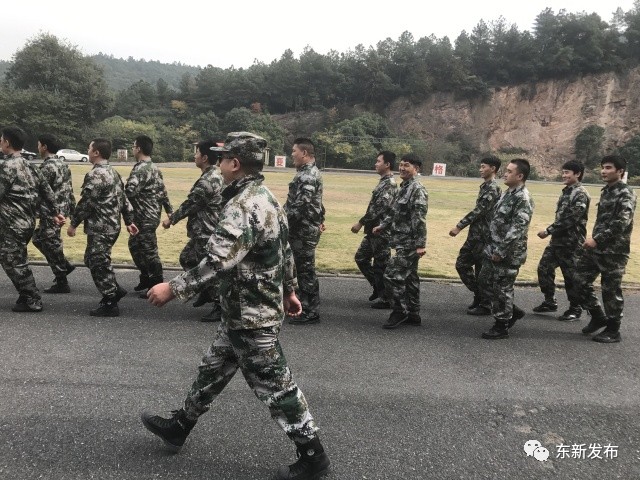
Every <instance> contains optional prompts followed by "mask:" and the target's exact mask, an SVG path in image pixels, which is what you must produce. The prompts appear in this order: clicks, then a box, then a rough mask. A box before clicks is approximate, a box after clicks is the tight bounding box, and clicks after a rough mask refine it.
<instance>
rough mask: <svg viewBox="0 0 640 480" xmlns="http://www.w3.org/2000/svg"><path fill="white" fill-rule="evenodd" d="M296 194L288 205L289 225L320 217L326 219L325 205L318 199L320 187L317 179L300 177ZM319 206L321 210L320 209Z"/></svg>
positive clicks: (322, 219)
mask: <svg viewBox="0 0 640 480" xmlns="http://www.w3.org/2000/svg"><path fill="white" fill-rule="evenodd" d="M299 182H300V183H299V185H298V186H297V187H298V188H297V189H296V192H295V196H294V197H293V198H291V199H290V200H291V201H290V202H289V204H288V205H287V217H288V219H289V226H290V227H291V226H294V225H297V224H299V223H300V222H302V221H303V220H308V219H313V218H319V219H321V221H324V206H323V205H322V202H319V201H317V200H318V199H317V197H318V187H317V185H316V182H315V180H311V181H310V180H305V179H304V177H300V179H299ZM318 208H319V211H318Z"/></svg>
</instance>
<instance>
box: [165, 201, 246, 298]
mask: <svg viewBox="0 0 640 480" xmlns="http://www.w3.org/2000/svg"><path fill="white" fill-rule="evenodd" d="M249 213H250V212H248V211H247V210H246V209H245V208H243V207H242V205H239V204H234V205H228V206H226V207H225V209H224V210H223V212H222V215H221V218H220V221H219V222H218V225H217V227H216V229H215V231H214V232H213V234H212V235H211V238H209V242H208V243H207V256H206V257H205V258H204V259H203V260H202V261H201V262H200V263H199V264H198V265H197V266H196V267H194V268H192V269H191V270H188V271H186V272H184V273H182V274H181V275H178V276H177V277H175V278H173V279H172V280H171V281H170V282H169V286H170V287H171V291H172V292H173V294H174V295H175V296H176V297H178V298H180V299H182V300H188V299H189V298H191V297H193V296H194V295H195V294H196V293H198V292H199V291H200V290H201V289H202V288H203V287H204V286H205V285H206V284H208V283H209V282H211V280H213V278H214V277H215V276H216V275H217V274H218V272H220V271H222V270H229V269H231V268H233V267H235V266H236V265H237V264H238V263H240V262H241V261H242V259H243V258H244V257H245V256H246V255H247V253H249V251H250V250H251V249H252V248H253V246H254V245H255V243H256V240H257V236H256V230H255V229H254V228H252V227H251V224H252V222H253V219H251V218H249V216H250V215H249Z"/></svg>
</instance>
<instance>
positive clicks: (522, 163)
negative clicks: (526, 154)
mask: <svg viewBox="0 0 640 480" xmlns="http://www.w3.org/2000/svg"><path fill="white" fill-rule="evenodd" d="M509 163H513V164H514V165H515V166H516V168H517V169H518V173H520V174H522V181H523V182H526V181H527V178H529V172H530V171H531V165H530V164H529V161H528V160H525V159H524V158H514V159H513V160H510V161H509Z"/></svg>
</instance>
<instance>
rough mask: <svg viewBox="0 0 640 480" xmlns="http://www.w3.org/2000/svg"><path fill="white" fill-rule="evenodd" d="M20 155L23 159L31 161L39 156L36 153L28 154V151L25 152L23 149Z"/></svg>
mask: <svg viewBox="0 0 640 480" xmlns="http://www.w3.org/2000/svg"><path fill="white" fill-rule="evenodd" d="M20 153H21V154H22V156H23V158H26V159H27V160H33V159H34V158H40V155H38V154H37V153H33V152H29V151H28V150H25V149H24V148H23V149H22V151H21V152H20Z"/></svg>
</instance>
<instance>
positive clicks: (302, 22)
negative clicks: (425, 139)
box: [0, 0, 633, 68]
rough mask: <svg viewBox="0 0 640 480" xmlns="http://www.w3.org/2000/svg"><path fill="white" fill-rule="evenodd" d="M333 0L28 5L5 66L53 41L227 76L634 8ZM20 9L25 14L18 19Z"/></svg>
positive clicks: (568, 1) (576, 0) (0, 44)
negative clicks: (258, 66)
mask: <svg viewBox="0 0 640 480" xmlns="http://www.w3.org/2000/svg"><path fill="white" fill-rule="evenodd" d="M432 3H435V2H428V1H424V0H423V1H420V0H412V1H406V0H395V1H388V2H379V1H377V0H371V1H369V2H362V1H347V0H342V1H337V0H324V1H322V2H314V3H313V4H305V3H304V2H300V1H295V2H294V1H290V0H285V1H277V0H276V1H272V2H268V1H264V0H262V1H255V0H243V1H241V2H240V3H237V4H236V3H233V2H224V3H222V2H208V3H206V2H201V1H192V0H182V1H177V2H149V1H141V0H138V1H135V0H129V1H123V0H110V1H107V2H92V1H86V2H82V3H80V2H78V1H77V0H73V1H70V0H56V1H51V0H47V1H42V0H38V1H35V0H22V1H20V2H17V3H15V5H16V8H15V12H5V13H7V14H10V15H11V16H13V15H14V13H19V14H17V15H15V17H16V18H17V21H14V22H13V23H10V24H6V25H5V26H4V27H3V28H0V60H11V58H12V56H13V55H14V54H15V52H16V51H17V50H20V49H21V48H22V47H23V46H24V45H25V43H26V42H27V41H28V40H29V39H32V38H34V37H35V36H36V35H38V34H39V33H50V34H53V35H55V36H56V37H58V38H59V39H60V40H64V41H65V42H67V43H69V44H71V45H74V46H76V47H78V48H79V49H80V51H81V52H83V53H84V54H86V55H93V54H97V53H104V54H107V55H113V56H114V57H122V58H128V57H133V58H135V59H145V60H158V61H160V62H163V63H173V62H180V63H183V64H186V65H193V66H202V67H204V66H207V65H213V66H216V67H221V68H228V67H230V66H232V65H233V66H235V67H236V68H240V67H243V68H244V67H248V66H250V65H252V64H253V63H254V61H256V60H257V61H260V62H264V63H270V62H271V61H272V60H275V59H278V58H280V56H281V55H282V53H283V52H284V51H285V50H286V49H291V50H292V51H293V53H294V54H295V55H296V56H299V55H300V53H302V51H303V49H304V48H305V47H307V46H308V47H311V48H313V49H314V50H315V51H316V52H318V53H321V54H326V53H327V52H328V51H330V50H336V51H338V52H346V51H347V50H349V49H353V48H354V47H355V46H357V45H358V44H362V45H364V46H365V47H368V46H370V45H373V46H375V45H376V43H377V42H379V41H381V40H384V39H386V38H392V39H394V40H397V39H398V37H399V36H400V35H401V34H402V33H403V32H404V31H409V32H411V33H412V34H413V36H414V38H415V39H416V40H417V39H418V38H420V37H426V36H429V35H431V34H434V35H435V36H436V37H438V38H441V37H444V36H445V35H446V36H448V37H449V38H450V40H451V42H452V43H453V42H454V40H455V38H456V37H457V36H458V34H459V33H460V32H461V31H462V30H466V31H467V32H469V33H470V32H471V30H473V27H474V26H475V25H476V24H477V23H478V22H479V21H480V20H481V19H483V20H485V21H486V22H489V21H492V20H496V19H498V18H499V17H500V16H503V17H504V18H505V19H506V21H507V23H508V24H513V23H515V24H516V25H518V27H519V29H520V30H531V29H532V28H533V23H534V20H535V17H536V16H537V15H538V14H539V13H540V12H542V11H543V10H544V9H545V8H547V7H549V8H551V9H552V10H553V11H554V12H555V13H558V12H559V11H560V10H561V9H565V10H566V11H568V12H572V13H578V12H582V11H586V12H588V13H592V12H595V13H598V14H599V15H600V17H602V19H603V20H604V21H606V22H609V21H610V20H611V17H612V14H613V12H614V11H615V10H616V9H617V8H618V7H621V8H622V9H623V10H624V11H629V10H631V9H632V7H633V0H613V1H608V0H525V1H518V0H509V1H507V0H486V1H484V2H483V1H478V0H472V1H467V0H465V1H443V2H437V3H438V4H437V5H433V4H432ZM18 10H20V12H17V11H18Z"/></svg>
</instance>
